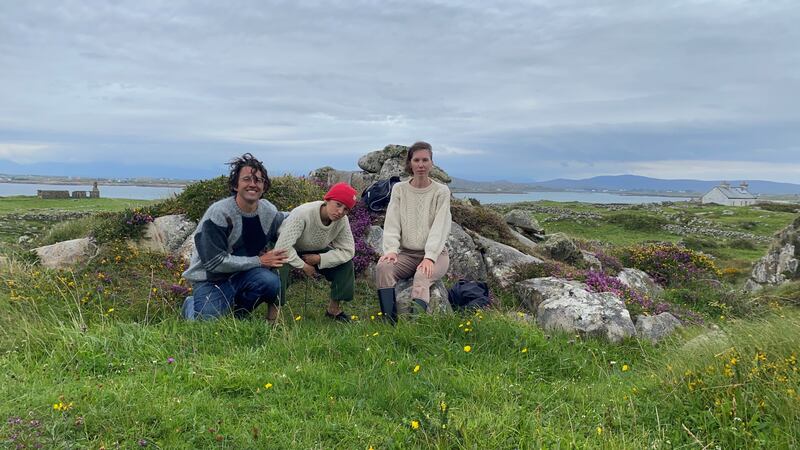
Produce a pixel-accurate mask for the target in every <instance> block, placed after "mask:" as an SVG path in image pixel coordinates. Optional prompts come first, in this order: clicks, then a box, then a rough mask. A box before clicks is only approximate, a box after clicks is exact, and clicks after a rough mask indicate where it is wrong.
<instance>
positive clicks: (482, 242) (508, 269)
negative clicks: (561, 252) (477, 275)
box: [475, 236, 542, 287]
mask: <svg viewBox="0 0 800 450" xmlns="http://www.w3.org/2000/svg"><path fill="white" fill-rule="evenodd" d="M475 243H476V244H477V245H478V247H479V248H480V249H481V251H482V253H483V262H484V263H485V264H486V271H487V272H488V273H489V275H491V276H492V278H494V280H495V281H497V282H498V283H499V284H500V285H501V286H502V287H508V286H510V285H511V283H512V282H513V279H512V278H513V275H514V272H515V269H516V268H517V266H519V265H522V264H541V263H542V260H541V259H539V258H536V257H533V256H531V255H526V254H525V253H522V252H521V251H519V250H517V249H515V248H514V247H510V246H508V245H505V244H501V243H499V242H496V241H493V240H491V239H488V238H485V237H482V236H478V237H477V239H476V240H475Z"/></svg>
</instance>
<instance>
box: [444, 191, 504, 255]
mask: <svg viewBox="0 0 800 450" xmlns="http://www.w3.org/2000/svg"><path fill="white" fill-rule="evenodd" d="M450 212H451V214H452V215H453V222H455V223H457V224H459V225H461V226H462V227H464V228H468V229H470V230H472V231H474V232H476V233H478V234H480V235H481V236H483V237H487V238H489V239H493V240H495V241H499V242H502V243H504V244H506V245H510V246H512V247H515V248H518V247H519V246H520V244H519V242H518V241H517V239H516V238H514V236H513V235H512V234H511V231H510V229H509V228H508V225H507V224H506V221H505V219H503V216H501V215H500V214H499V213H497V212H495V211H494V210H492V209H489V208H487V207H485V206H481V205H480V204H477V205H475V204H472V202H468V201H459V200H455V201H453V202H451V203H450Z"/></svg>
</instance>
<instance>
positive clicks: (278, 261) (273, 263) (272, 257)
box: [258, 249, 289, 268]
mask: <svg viewBox="0 0 800 450" xmlns="http://www.w3.org/2000/svg"><path fill="white" fill-rule="evenodd" d="M258 259H260V260H261V265H262V266H264V267H270V268H275V267H281V266H282V265H283V264H284V263H286V261H287V260H288V259H289V257H288V256H286V250H285V249H280V250H270V251H268V252H266V253H264V254H263V255H261V256H259V257H258Z"/></svg>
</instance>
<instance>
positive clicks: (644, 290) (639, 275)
mask: <svg viewBox="0 0 800 450" xmlns="http://www.w3.org/2000/svg"><path fill="white" fill-rule="evenodd" d="M617 279H619V281H620V282H622V284H624V285H625V286H628V287H629V288H631V289H633V290H634V291H636V292H638V293H639V294H642V295H646V296H647V297H650V298H651V299H652V298H657V297H659V296H660V295H661V294H662V293H663V292H664V289H663V288H662V287H661V286H659V285H658V284H657V283H656V282H655V281H653V279H652V278H650V275H648V274H647V273H645V272H644V271H641V270H639V269H632V268H629V267H626V268H624V269H622V270H621V271H620V272H619V274H618V275H617Z"/></svg>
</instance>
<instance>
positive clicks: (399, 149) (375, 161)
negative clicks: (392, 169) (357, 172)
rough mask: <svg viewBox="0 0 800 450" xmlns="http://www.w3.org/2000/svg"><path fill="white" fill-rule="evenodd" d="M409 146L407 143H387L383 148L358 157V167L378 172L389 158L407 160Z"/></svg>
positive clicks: (370, 171)
mask: <svg viewBox="0 0 800 450" xmlns="http://www.w3.org/2000/svg"><path fill="white" fill-rule="evenodd" d="M407 152H408V147H406V146H405V145H393V144H390V145H387V146H386V147H384V148H383V150H375V151H374V152H369V153H367V154H366V155H364V156H362V157H361V158H359V159H358V167H360V168H361V169H363V170H365V171H367V172H369V173H378V172H380V171H381V168H382V167H383V163H384V162H386V160H387V159H392V158H393V159H403V160H405V157H406V153H407Z"/></svg>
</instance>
